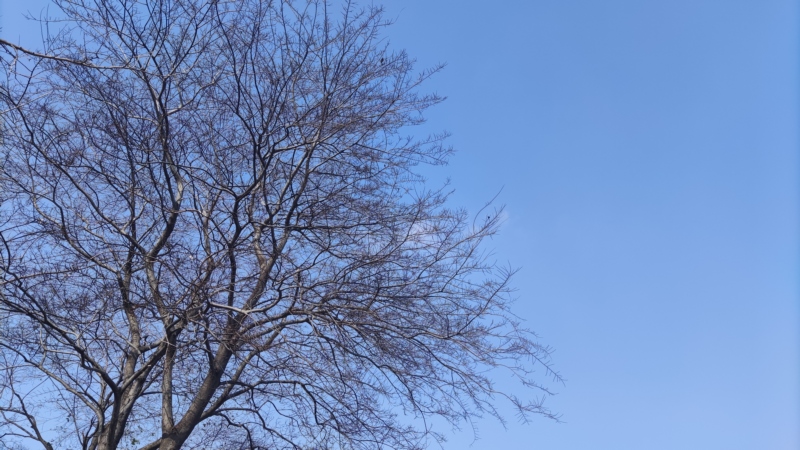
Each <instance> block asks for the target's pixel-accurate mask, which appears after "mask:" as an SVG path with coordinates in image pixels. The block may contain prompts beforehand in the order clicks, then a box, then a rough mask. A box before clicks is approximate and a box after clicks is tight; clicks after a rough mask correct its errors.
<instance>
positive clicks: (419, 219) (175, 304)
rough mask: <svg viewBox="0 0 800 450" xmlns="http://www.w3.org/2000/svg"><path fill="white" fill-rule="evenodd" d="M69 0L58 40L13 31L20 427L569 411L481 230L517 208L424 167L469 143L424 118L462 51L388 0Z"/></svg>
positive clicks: (356, 443) (5, 107) (7, 307)
mask: <svg viewBox="0 0 800 450" xmlns="http://www.w3.org/2000/svg"><path fill="white" fill-rule="evenodd" d="M53 3H55V5H56V6H58V8H59V9H60V11H61V13H60V15H59V19H58V20H57V21H55V22H53V26H52V28H50V30H51V32H52V33H53V34H52V35H47V36H45V39H44V42H43V47H42V48H41V49H30V48H25V47H22V46H20V45H17V44H15V43H13V42H9V41H5V40H0V50H1V51H2V53H1V54H0V58H2V67H0V73H1V74H2V75H0V77H1V78H0V83H1V84H0V113H2V121H1V124H2V127H3V128H2V143H1V144H0V162H2V169H1V170H0V440H2V441H3V442H4V445H6V446H7V447H9V448H13V445H14V444H11V443H13V442H17V443H19V444H20V445H30V444H31V443H33V442H34V441H36V442H38V443H39V445H41V446H43V447H44V448H47V449H53V448H81V449H92V450H109V449H117V448H140V449H143V450H144V449H163V450H167V449H178V448H206V449H212V448H219V449H267V448H269V449H274V448H294V449H300V448H315V449H317V448H318V449H322V448H326V449H334V448H339V449H350V448H354V449H360V448H398V449H412V448H423V447H426V446H428V445H429V444H430V440H431V439H433V440H434V441H435V440H437V439H440V438H441V435H440V434H438V433H436V430H434V429H432V428H431V425H430V421H429V419H430V418H432V417H443V418H445V419H447V420H448V421H450V422H451V423H453V424H455V425H458V424H459V423H462V422H463V421H464V420H469V419H470V418H472V417H475V416H479V415H482V414H487V413H488V414H494V415H497V416H498V417H500V415H499V414H498V413H497V410H496V409H495V404H496V403H495V401H497V400H499V399H505V400H508V401H510V402H511V404H513V405H514V406H515V407H516V408H517V409H518V411H519V412H520V413H521V415H522V417H523V418H525V417H528V415H529V414H531V413H541V414H544V415H548V416H552V415H551V414H550V413H549V411H548V410H547V409H545V408H544V407H543V405H542V401H543V399H544V396H546V394H548V391H547V390H546V388H544V387H543V386H542V385H541V384H540V381H541V378H542V377H544V378H555V379H556V380H558V379H559V378H558V375H557V374H556V373H554V372H553V371H552V370H551V369H550V366H549V359H548V355H549V351H548V349H547V348H545V347H542V346H541V345H539V344H538V343H537V340H536V339H535V335H534V334H533V333H532V332H531V331H529V330H527V329H526V328H525V327H523V326H521V325H520V323H519V321H518V320H517V319H516V318H515V316H514V315H513V314H512V313H511V312H510V311H509V309H508V307H509V303H510V301H511V300H512V297H511V289H510V284H509V279H510V276H511V275H512V272H513V271H512V270H508V269H504V268H503V267H500V266H497V265H496V264H495V263H493V262H492V261H491V260H490V259H489V258H488V257H487V253H486V252H485V251H484V250H482V248H483V247H482V246H481V243H482V242H483V241H484V239H485V238H486V237H488V236H491V235H492V234H493V233H495V232H496V230H497V226H498V220H499V219H498V217H499V214H496V213H493V214H491V215H490V216H489V217H486V214H485V213H482V214H480V215H479V216H478V217H480V219H473V218H472V217H470V216H469V215H468V214H467V213H466V212H465V211H464V210H460V209H452V208H450V207H449V206H448V205H447V204H446V200H447V195H446V192H445V191H442V190H441V189H438V188H431V187H429V186H426V184H425V183H424V179H423V178H422V177H421V176H420V175H419V173H418V169H417V168H418V167H419V166H420V164H422V165H429V164H442V163H444V162H446V161H447V158H448V156H449V154H450V150H449V148H448V147H447V146H446V145H445V143H444V138H445V137H446V136H445V135H444V134H442V135H433V136H429V137H425V138H422V139H416V138H413V137H408V136H406V133H407V132H408V130H409V127H410V126H414V125H418V124H421V123H422V122H423V116H422V113H423V111H425V110H426V109H427V108H429V107H431V106H433V105H435V104H437V103H438V102H440V101H441V100H442V98H441V97H439V96H437V95H433V94H425V93H422V92H421V91H420V84H421V83H423V82H424V81H425V80H426V79H427V78H429V77H430V76H431V75H432V74H433V73H435V72H436V71H437V70H438V69H439V68H433V69H432V70H426V71H423V72H422V73H420V74H418V73H416V72H415V69H414V67H413V60H412V59H411V58H410V57H409V56H408V55H407V54H406V53H405V52H402V51H394V50H392V49H391V48H390V47H389V46H388V45H387V43H386V41H385V37H384V36H383V34H382V33H383V31H384V28H385V27H386V25H387V24H388V23H387V22H386V21H385V20H384V19H383V18H382V16H381V9H380V8H376V7H364V8H361V7H358V6H356V5H354V4H351V3H348V2H343V3H328V2H323V1H318V0H308V1H277V0H276V1H256V0H247V1H224V0H93V1H89V0H54V2H53ZM484 218H485V219H484ZM537 367H538V368H539V372H538V375H537V376H536V377H534V370H535V369H537ZM493 369H499V370H505V371H506V373H508V374H510V375H511V376H512V377H513V378H514V379H516V380H517V381H518V382H519V385H520V386H523V387H525V388H526V392H525V394H524V395H523V394H522V392H521V391H520V392H518V393H519V394H520V395H519V397H520V398H521V399H520V398H517V395H514V394H513V393H512V392H508V391H507V390H503V389H498V388H496V387H495V385H494V384H493V382H492V376H493V374H494V373H495V372H494V371H493ZM537 379H538V381H537ZM528 388H530V389H528ZM6 442H8V444H6Z"/></svg>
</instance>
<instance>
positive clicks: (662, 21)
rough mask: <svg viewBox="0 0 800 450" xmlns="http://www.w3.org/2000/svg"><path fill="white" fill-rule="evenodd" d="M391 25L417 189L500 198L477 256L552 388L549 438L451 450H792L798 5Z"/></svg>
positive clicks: (796, 344)
mask: <svg viewBox="0 0 800 450" xmlns="http://www.w3.org/2000/svg"><path fill="white" fill-rule="evenodd" d="M0 3H2V4H3V15H4V17H3V34H4V36H6V37H10V36H17V35H21V34H25V33H29V32H30V30H27V31H26V30H24V29H22V28H21V27H20V25H23V24H22V23H21V22H20V21H19V20H18V19H17V17H18V11H19V10H21V9H23V6H22V3H23V2H21V1H16V0H14V1H10V0H0ZM43 3H44V2H42V1H41V0H37V1H35V2H34V1H30V2H27V5H26V6H25V8H28V9H32V10H34V11H38V9H36V5H39V4H43ZM375 3H378V1H377V0H375ZM385 4H386V5H387V12H388V15H389V16H390V17H393V18H395V19H396V21H397V23H396V24H395V25H394V26H392V27H391V28H389V29H388V30H387V35H386V36H387V39H389V40H390V42H391V43H392V45H393V46H394V47H395V48H406V49H407V50H408V51H409V53H410V54H411V55H413V56H416V57H417V58H418V60H419V64H420V68H424V67H426V66H432V65H434V64H435V63H437V62H447V63H448V67H447V68H446V69H445V70H444V71H443V72H442V73H441V74H439V75H438V76H437V77H435V79H434V80H432V81H431V83H429V84H428V89H429V90H432V91H437V92H439V93H441V94H444V95H447V96H448V97H449V100H448V101H447V102H446V103H445V104H443V105H441V106H439V107H437V108H435V109H434V110H432V111H430V113H429V114H428V117H429V119H430V122H429V124H428V125H426V127H429V129H432V130H440V129H447V130H449V131H451V132H452V133H453V138H452V139H451V143H452V144H453V145H454V146H455V147H456V148H457V149H458V153H457V154H456V156H455V157H454V159H453V161H452V163H451V164H450V165H449V166H447V167H445V168H439V169H436V170H435V171H434V172H432V175H431V178H432V180H439V179H443V178H445V177H448V176H449V177H450V178H451V179H452V186H453V187H454V188H455V189H456V193H455V195H454V196H453V203H454V204H456V205H458V204H460V205H464V206H467V207H468V208H471V209H473V210H476V209H477V208H478V207H479V206H480V205H481V204H482V202H483V201H485V200H488V199H490V198H491V197H493V196H494V195H495V194H496V193H497V191H499V190H500V189H501V188H503V191H502V193H501V195H500V199H499V201H500V202H501V203H504V204H506V205H507V212H508V219H507V221H506V223H505V226H504V228H503V230H502V234H501V235H500V236H499V237H498V238H496V239H494V240H493V241H492V242H491V243H490V244H491V245H492V246H494V249H495V251H494V254H495V256H496V257H497V259H498V260H499V261H501V262H503V263H505V262H509V263H510V264H512V265H514V266H518V267H521V268H522V270H521V271H520V273H519V276H518V277H517V279H516V286H517V287H518V297H519V300H518V302H517V304H516V312H517V313H518V314H519V315H520V316H521V317H523V318H524V319H525V320H526V321H527V324H528V325H529V326H530V327H531V328H533V329H534V330H536V331H537V332H539V334H540V335H541V337H542V341H543V342H544V343H546V344H548V345H551V346H553V347H554V348H555V349H556V352H555V354H554V360H555V364H556V366H557V368H558V369H559V371H560V372H561V373H562V374H563V375H564V376H565V377H566V378H567V380H568V381H567V384H566V385H565V386H560V387H558V388H557V391H558V392H559V394H558V395H557V396H556V397H553V398H551V399H550V401H549V405H550V407H551V408H552V409H554V410H555V411H557V412H560V413H561V414H562V418H563V420H564V421H565V423H561V424H557V423H553V422H550V421H548V420H546V419H539V420H535V421H534V422H533V423H532V424H530V425H525V426H523V425H520V424H518V423H517V422H516V421H515V420H514V417H513V416H511V417H509V424H508V429H507V430H504V429H503V428H502V427H501V426H499V425H498V424H497V423H495V422H493V421H491V420H486V421H479V422H477V426H478V429H479V435H480V436H479V437H480V439H479V440H478V441H475V442H474V443H472V442H473V438H472V434H471V432H469V431H465V432H463V433H455V434H451V437H450V442H449V443H448V444H446V445H445V449H447V450H458V449H462V448H466V447H467V446H468V445H469V444H470V443H472V447H471V448H472V449H476V450H483V449H509V450H517V449H553V450H559V449H592V450H605V449H609V450H641V449H647V450H660V449H664V450H674V449H698V450H717V449H718V450H738V449H744V450H746V449H759V450H760V449H770V450H772V449H775V450H796V449H798V448H800V300H798V298H799V297H800V288H799V286H800V283H799V282H798V274H800V264H799V263H798V260H799V255H800V242H799V240H798V230H800V227H798V205H800V198H798V197H799V196H798V191H799V189H798V169H799V168H800V161H799V158H798V144H800V142H799V139H798V128H799V127H798V125H800V114H799V108H798V106H799V104H800V95H799V94H800V92H798V86H800V77H798V75H799V72H798V62H799V61H798V58H799V56H798V55H800V48H798V41H799V40H800V35H799V34H800V33H798V24H799V22H800V10H799V8H798V2H796V1H790V0H750V1H737V0H726V1H722V0H719V1H712V0H668V1H666V0H661V1H656V0H627V1H622V0H602V1H597V0H559V1H556V0H548V1H543V0H526V1H500V2H494V3H491V6H490V4H489V3H488V2H485V1H481V2H477V1H464V0H462V1H455V0H449V1H444V0H424V1H423V0H392V1H389V2H385ZM33 31H34V32H38V29H36V30H33Z"/></svg>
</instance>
